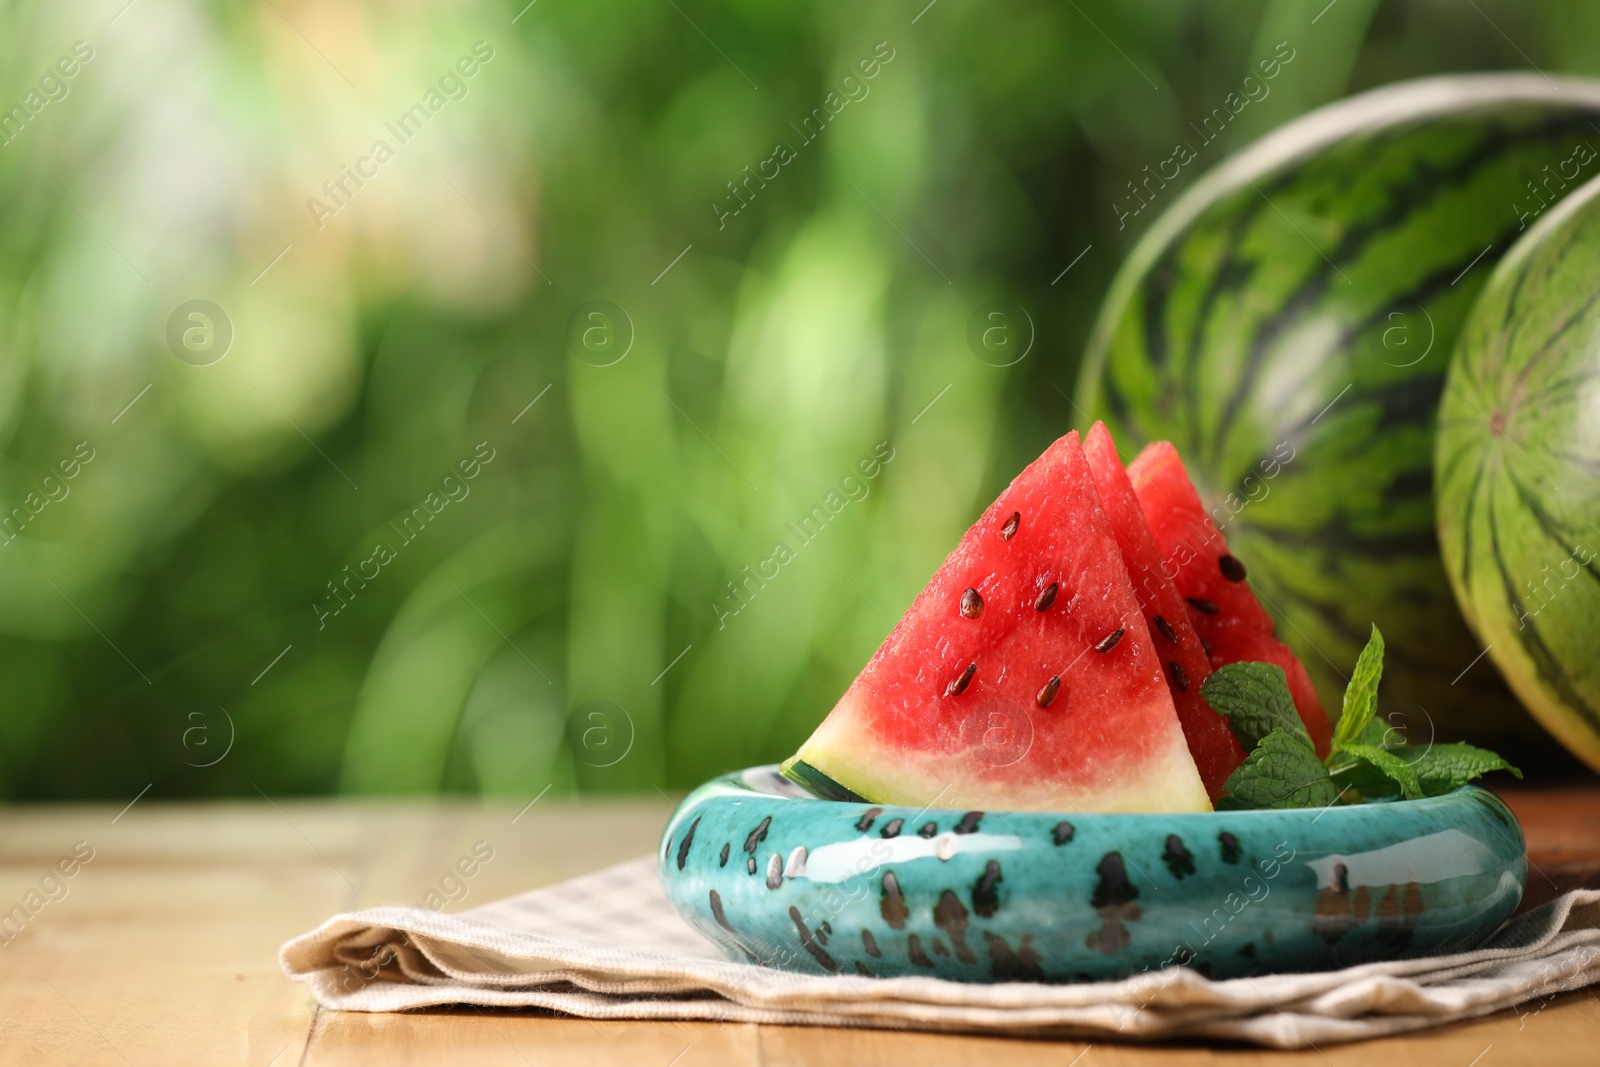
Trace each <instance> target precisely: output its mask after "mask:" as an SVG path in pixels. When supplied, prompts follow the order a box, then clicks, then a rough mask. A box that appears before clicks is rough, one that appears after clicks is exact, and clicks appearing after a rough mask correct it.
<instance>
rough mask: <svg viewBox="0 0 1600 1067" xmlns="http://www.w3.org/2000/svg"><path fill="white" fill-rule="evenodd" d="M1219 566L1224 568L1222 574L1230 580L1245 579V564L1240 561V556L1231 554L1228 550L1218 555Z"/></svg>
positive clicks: (1240, 580) (1238, 580)
mask: <svg viewBox="0 0 1600 1067" xmlns="http://www.w3.org/2000/svg"><path fill="white" fill-rule="evenodd" d="M1217 566H1218V567H1220V568H1222V576H1223V577H1224V578H1226V579H1228V581H1230V582H1242V581H1244V579H1245V569H1244V564H1243V563H1240V562H1239V557H1237V556H1230V555H1228V554H1227V553H1226V552H1224V553H1223V554H1222V555H1220V556H1218V557H1217Z"/></svg>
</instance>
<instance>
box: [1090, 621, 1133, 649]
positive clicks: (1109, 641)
mask: <svg viewBox="0 0 1600 1067" xmlns="http://www.w3.org/2000/svg"><path fill="white" fill-rule="evenodd" d="M1127 632H1128V630H1127V627H1125V626H1119V627H1117V628H1116V629H1115V630H1112V631H1111V632H1110V633H1108V634H1106V635H1105V636H1104V637H1102V638H1101V639H1100V643H1099V644H1097V645H1095V646H1094V650H1095V651H1096V652H1110V651H1111V650H1112V649H1113V648H1116V647H1117V642H1118V641H1121V640H1122V635H1123V634H1125V633H1127Z"/></svg>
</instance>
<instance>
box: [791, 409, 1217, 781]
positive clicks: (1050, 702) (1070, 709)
mask: <svg viewBox="0 0 1600 1067" xmlns="http://www.w3.org/2000/svg"><path fill="white" fill-rule="evenodd" d="M811 769H814V770H815V771H819V772H821V774H822V775H824V776H826V777H827V778H829V779H832V781H833V782H834V783H837V784H838V785H840V786H843V787H844V788H845V789H848V790H850V791H852V792H854V793H855V794H857V795H859V796H860V797H862V798H864V799H866V800H870V801H872V802H874V803H882V804H915V805H928V806H938V807H946V808H980V809H981V808H1003V809H1011V810H1023V811H1028V810H1032V811H1067V810H1075V811H1206V810H1209V809H1210V806H1211V805H1210V803H1209V802H1208V800H1207V796H1206V790H1205V787H1204V785H1203V784H1202V782H1201V780H1200V775H1199V773H1198V771H1197V770H1196V769H1195V764H1194V760H1193V759H1192V758H1191V757H1190V755H1189V749H1188V746H1187V744H1186V743H1185V741H1184V735H1183V728H1182V726H1181V725H1180V723H1179V721H1178V716H1177V713H1176V711H1175V710H1174V708H1173V704H1172V697H1171V696H1170V695H1169V694H1168V691H1167V686H1166V682H1165V680H1164V675H1163V671H1162V663H1161V660H1160V658H1159V657H1158V656H1157V655H1156V652H1155V649H1154V648H1153V647H1152V645H1151V641H1150V635H1149V631H1148V630H1147V629H1146V627H1145V626H1144V625H1143V616H1142V615H1141V614H1140V610H1139V601H1138V598H1137V597H1136V596H1135V595H1134V592H1133V587H1132V585H1131V584H1130V583H1129V581H1128V572H1127V569H1126V568H1125V567H1124V566H1123V563H1122V553H1121V552H1120V551H1119V550H1118V548H1117V543H1116V541H1115V539H1114V538H1113V537H1112V534H1111V529H1110V524H1109V522H1108V520H1107V518H1106V515H1105V512H1104V510H1102V508H1101V506H1100V498H1099V494H1098V493H1097V492H1096V490H1095V488H1094V482H1093V480H1092V479H1091V477H1090V474H1089V467H1088V462H1087V461H1086V460H1085V458H1084V455H1083V450H1082V448H1081V447H1080V446H1079V443H1078V435H1077V434H1076V433H1070V434H1068V435H1067V436H1066V437H1063V438H1062V439H1060V440H1059V441H1057V442H1056V443H1055V444H1053V445H1052V446H1051V447H1050V448H1049V450H1048V451H1046V452H1045V454H1044V455H1042V456H1040V457H1039V458H1038V459H1037V460H1035V461H1034V462H1033V463H1032V464H1030V465H1029V466H1028V468H1027V469H1026V470H1024V471H1023V472H1022V473H1021V474H1019V475H1018V476H1017V478H1016V480H1015V481H1013V482H1012V483H1011V485H1010V486H1009V487H1008V488H1007V489H1006V491H1005V492H1003V493H1001V494H1000V498H999V499H998V500H996V501H995V502H994V503H993V504H991V505H990V506H989V508H988V510H986V511H985V512H984V513H983V516H982V517H981V518H980V519H979V520H978V521H977V523H976V524H974V525H973V526H972V528H971V529H969V530H968V531H967V533H966V535H965V536H964V537H962V539H961V543H960V544H959V545H957V546H956V550H955V551H954V552H952V553H951V554H950V557H949V558H948V559H946V560H945V562H944V565H943V566H942V567H940V568H939V570H938V572H937V573H936V574H934V576H933V578H932V580H931V581H929V583H928V586H927V588H926V589H924V590H923V591H922V593H921V594H920V595H919V596H918V597H917V599H916V601H915V602H914V603H912V605H911V608H910V610H909V611H907V612H906V614H905V617H904V618H902V619H901V620H900V622H899V624H898V625H896V626H895V628H894V630H893V631H892V632H891V633H890V634H889V637H888V639H887V640H885V641H884V643H883V646H882V647H881V648H879V649H878V651H877V653H876V654H875V655H874V656H873V657H872V659H871V661H870V662H868V664H867V666H866V668H865V669H864V670H863V671H862V672H861V674H860V675H859V676H857V678H856V680H855V681H854V682H853V683H851V685H850V688H849V689H848V690H847V691H846V692H845V694H844V696H843V697H842V698H841V699H840V700H839V703H838V704H837V705H836V706H835V707H834V709H833V711H832V712H831V713H830V714H829V715H828V717H827V719H826V720H824V721H823V723H822V725H821V726H819V727H818V728H817V730H816V732H815V733H813V734H812V735H811V738H810V739H809V740H807V741H806V743H805V744H804V745H803V746H801V748H800V751H799V752H798V753H797V754H796V756H795V757H794V759H792V760H790V761H789V763H787V764H785V770H786V772H788V773H790V774H791V776H793V777H796V778H797V779H801V780H805V776H806V774H807V772H808V771H809V770H811ZM813 780H814V779H813Z"/></svg>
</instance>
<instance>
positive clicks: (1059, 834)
mask: <svg viewBox="0 0 1600 1067" xmlns="http://www.w3.org/2000/svg"><path fill="white" fill-rule="evenodd" d="M1076 832H1077V831H1076V830H1075V829H1074V828H1073V825H1072V824H1071V823H1070V822H1058V823H1056V827H1055V830H1054V831H1052V834H1051V836H1053V837H1054V838H1055V841H1056V844H1057V845H1058V846H1060V845H1064V844H1066V843H1067V842H1068V841H1071V840H1072V835H1073V834H1074V833H1076Z"/></svg>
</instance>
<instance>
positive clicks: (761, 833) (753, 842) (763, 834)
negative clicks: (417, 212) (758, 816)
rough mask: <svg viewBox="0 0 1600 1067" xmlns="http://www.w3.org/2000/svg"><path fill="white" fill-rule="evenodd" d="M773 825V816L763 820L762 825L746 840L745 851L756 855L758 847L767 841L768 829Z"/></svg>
mask: <svg viewBox="0 0 1600 1067" xmlns="http://www.w3.org/2000/svg"><path fill="white" fill-rule="evenodd" d="M771 825H772V816H770V815H768V816H767V817H766V818H765V819H762V820H761V824H760V825H759V826H757V827H756V828H755V829H754V830H751V831H750V836H749V837H747V838H745V839H744V850H745V851H746V852H748V853H750V855H752V856H754V855H755V854H756V846H757V845H759V844H761V842H763V841H765V840H766V839H767V829H768V828H769V827H770V826H771Z"/></svg>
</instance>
